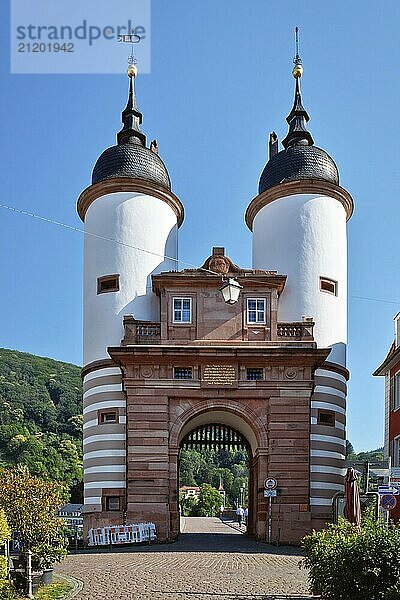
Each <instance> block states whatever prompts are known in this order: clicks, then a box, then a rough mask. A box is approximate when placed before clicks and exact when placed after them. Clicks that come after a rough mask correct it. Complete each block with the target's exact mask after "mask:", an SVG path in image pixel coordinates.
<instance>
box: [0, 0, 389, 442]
mask: <svg viewBox="0 0 400 600" xmlns="http://www.w3.org/2000/svg"><path fill="white" fill-rule="evenodd" d="M110 1H111V0H110ZM6 4H7V3H6V2H3V3H1V9H0V10H1V13H0V17H1V21H0V22H1V24H2V28H3V29H4V31H2V35H1V39H2V52H1V53H0V65H1V80H2V81H1V84H2V85H1V90H2V91H1V95H0V107H1V110H0V119H1V143H0V160H1V166H2V180H1V183H2V195H1V203H4V204H9V205H11V206H15V207H18V208H22V209H25V210H28V211H31V212H34V213H38V214H40V215H44V216H46V217H51V218H54V219H56V220H58V221H62V222H65V223H68V224H71V225H73V226H77V227H80V226H81V223H80V221H79V218H78V217H77V215H76V211H75V206H76V199H77V197H78V195H79V193H80V192H81V191H82V190H83V189H84V188H85V187H86V186H87V185H89V183H90V175H91V169H92V167H93V164H94V162H95V160H96V158H97V157H98V155H99V154H100V153H101V152H102V151H103V150H104V149H105V148H106V147H107V146H109V145H112V144H113V143H114V140H115V134H116V132H117V131H118V129H119V126H120V112H121V110H122V109H123V107H124V105H125V101H126V96H127V78H126V76H125V75H124V70H125V54H124V53H121V75H10V68H9V47H8V46H9V27H8V23H9V13H8V8H7V6H6ZM134 6H135V2H134V0H132V10H133V11H134ZM399 20H400V5H399V3H398V2H396V1H394V0H390V1H389V0H388V1H387V2H384V3H376V2H372V1H370V0H362V1H361V0H353V1H352V2H344V1H342V0H340V1H339V0H338V1H337V2H335V3H328V2H321V1H320V0H318V1H315V0H307V1H304V2H301V1H299V0H297V1H292V0H285V2H276V1H271V0H251V1H249V2H244V1H241V2H239V1H237V0H218V2H215V1H212V0H201V1H200V0H194V1H192V2H187V0H169V1H168V2H165V1H163V0H153V1H152V23H151V25H152V30H151V34H152V48H151V50H152V65H151V73H150V74H148V75H142V76H141V77H139V78H138V81H137V95H138V101H139V106H140V108H141V110H142V112H143V114H144V123H143V129H144V132H145V133H146V134H147V136H148V139H150V140H151V139H153V138H157V140H158V142H159V149H160V155H161V156H162V158H163V159H164V161H165V162H166V164H167V166H168V169H169V173H170V176H171V179H172V182H173V190H174V192H175V193H176V194H177V195H178V196H179V198H180V199H181V200H182V202H183V204H184V206H185V209H186V218H185V223H184V225H183V227H182V228H181V230H180V239H179V245H180V257H181V258H182V259H184V260H187V261H188V262H190V263H194V264H199V265H200V264H201V263H202V262H203V260H204V258H205V257H206V256H208V255H209V253H210V249H211V247H212V246H213V245H221V246H225V247H226V250H227V253H228V255H230V256H231V258H232V259H233V260H234V261H235V262H236V263H238V264H240V265H242V266H249V265H250V264H251V236H250V232H249V231H248V230H247V228H246V226H245V224H244V211H245V209H246V207H247V205H248V203H249V202H250V200H251V199H252V198H253V197H254V196H255V195H256V193H257V184H258V178H259V175H260V172H261V170H262V168H263V166H264V164H265V161H266V157H267V136H268V132H269V131H271V130H272V129H274V130H275V131H277V133H278V135H279V137H280V139H282V137H284V135H285V133H286V123H285V117H286V115H287V114H288V112H289V110H290V107H291V103H292V98H293V86H294V84H293V78H292V76H291V68H292V62H291V61H292V58H293V29H294V26H295V25H298V26H299V27H300V28H301V55H302V58H303V64H304V69H305V72H304V76H303V80H302V85H303V100H304V104H305V106H306V108H307V110H308V111H309V113H310V115H311V121H310V123H309V129H310V131H311V132H312V134H313V137H314V140H315V142H316V144H317V145H319V146H321V147H323V148H324V149H326V150H327V151H328V152H329V153H330V154H331V156H332V157H333V158H334V159H335V161H336V162H337V164H338V166H339V170H340V180H341V184H342V185H343V186H344V187H345V188H346V189H348V190H349V191H350V193H351V194H352V195H353V198H354V200H355V204H356V210H355V214H354V216H353V217H352V219H351V221H350V223H349V228H348V233H349V295H350V298H349V354H348V357H349V368H350V370H351V372H352V378H351V381H350V385H349V412H348V417H349V427H348V437H349V439H350V440H351V441H352V443H353V444H354V446H355V448H356V450H362V449H371V448H374V447H377V446H379V445H381V444H382V441H383V380H381V379H376V378H373V377H372V375H371V373H372V372H373V370H374V369H375V368H376V367H377V365H378V364H380V362H381V361H382V360H383V358H384V356H385V353H386V351H387V349H388V347H389V345H390V343H391V341H392V338H393V321H392V318H393V316H394V314H395V313H396V312H397V311H398V310H399V309H400V281H399V269H398V260H397V255H398V242H399V231H400V227H399V209H398V203H399V186H400V181H399V159H400V156H399V147H400V145H399V133H400V132H399V117H398V106H399V104H398V98H399V95H400V90H399V77H398V68H399V64H398V63H399V56H400V47H399V34H398V23H399ZM94 60H96V57H95V56H94ZM0 256H1V261H0V273H1V280H2V282H3V286H2V293H1V294H0V314H1V315H2V323H1V329H0V345H1V346H3V347H8V348H16V349H18V350H23V351H28V352H32V353H35V354H39V355H43V356H51V357H53V358H56V359H61V360H65V361H70V362H74V363H77V364H80V363H81V352H82V344H81V338H82V335H81V320H82V312H81V303H82V290H81V280H82V236H81V234H79V233H76V232H73V231H68V230H65V229H61V228H58V227H56V226H55V225H49V224H47V223H44V222H40V221H35V220H33V219H30V218H28V217H24V216H20V215H15V214H13V213H10V212H7V211H5V210H0ZM357 296H362V297H364V298H377V299H381V300H384V302H383V301H382V302H376V301H371V300H365V299H360V298H357Z"/></svg>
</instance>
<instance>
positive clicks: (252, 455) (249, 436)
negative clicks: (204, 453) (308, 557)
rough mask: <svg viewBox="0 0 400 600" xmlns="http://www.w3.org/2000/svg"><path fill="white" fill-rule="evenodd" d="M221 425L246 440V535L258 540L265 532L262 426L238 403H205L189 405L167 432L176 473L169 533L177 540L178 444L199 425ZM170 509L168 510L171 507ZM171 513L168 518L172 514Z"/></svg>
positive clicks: (264, 468)
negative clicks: (262, 493) (262, 489)
mask: <svg viewBox="0 0 400 600" xmlns="http://www.w3.org/2000/svg"><path fill="white" fill-rule="evenodd" d="M215 423H218V424H221V425H224V426H227V427H230V428H232V429H233V430H236V431H237V432H239V433H240V434H241V435H242V436H243V437H244V438H245V439H246V440H247V446H248V468H249V488H248V508H249V518H248V529H247V531H248V533H249V535H255V536H256V537H258V538H259V537H262V535H263V532H264V530H265V503H264V502H263V497H262V495H260V490H261V488H262V479H263V476H264V474H265V473H266V471H267V435H266V429H265V426H264V424H263V423H262V422H261V421H260V419H259V417H258V416H257V415H256V414H255V413H254V412H253V411H252V410H251V409H249V408H248V407H246V406H245V405H241V404H240V403H238V402H230V401H225V402H223V403H221V401H215V402H213V400H207V401H206V402H202V403H199V404H198V405H196V406H191V407H190V408H189V409H187V410H186V411H184V412H183V413H182V414H181V415H180V416H179V417H178V418H177V419H176V420H175V422H174V423H173V425H172V427H171V430H170V458H171V461H174V466H173V472H174V473H176V478H175V481H172V480H171V485H172V486H175V489H174V490H171V491H172V492H173V493H172V496H173V497H175V498H176V502H177V509H176V518H175V519H174V518H172V520H171V533H172V535H173V537H177V535H178V533H179V512H178V497H179V491H178V488H179V467H178V462H179V451H180V447H181V444H182V441H183V440H184V439H185V438H186V437H187V436H188V434H190V432H191V431H193V430H195V429H196V428H199V427H200V426H204V425H209V424H215ZM171 509H172V507H171ZM173 512H174V511H173V509H172V510H171V516H172V513H173Z"/></svg>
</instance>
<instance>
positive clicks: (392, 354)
mask: <svg viewBox="0 0 400 600" xmlns="http://www.w3.org/2000/svg"><path fill="white" fill-rule="evenodd" d="M394 324H395V330H394V340H393V343H392V345H391V346H390V348H389V352H388V354H387V356H386V357H385V360H384V361H383V363H382V364H381V365H380V366H379V367H378V368H377V369H376V371H375V372H374V375H375V376H381V377H384V378H385V444H384V452H385V458H386V459H390V464H391V466H392V467H395V468H396V467H397V469H398V471H399V470H400V313H398V314H397V315H396V316H395V318H394ZM392 479H393V480H397V481H400V478H397V477H394V478H392ZM390 517H391V518H392V519H394V520H395V521H399V520H400V506H399V505H396V507H395V508H394V509H393V510H391V511H390Z"/></svg>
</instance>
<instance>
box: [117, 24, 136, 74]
mask: <svg viewBox="0 0 400 600" xmlns="http://www.w3.org/2000/svg"><path fill="white" fill-rule="evenodd" d="M140 40H141V37H140V35H138V34H137V33H135V30H134V29H131V32H130V33H129V34H125V35H121V34H120V35H119V38H118V41H119V42H125V43H127V44H131V53H130V55H129V56H128V65H129V66H132V65H137V60H136V56H135V51H134V44H138V43H139V42H140Z"/></svg>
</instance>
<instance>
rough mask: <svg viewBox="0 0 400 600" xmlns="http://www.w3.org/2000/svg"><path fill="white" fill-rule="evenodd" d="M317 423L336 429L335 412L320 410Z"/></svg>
mask: <svg viewBox="0 0 400 600" xmlns="http://www.w3.org/2000/svg"><path fill="white" fill-rule="evenodd" d="M317 423H318V425H325V426H327V427H335V413H334V412H333V410H319V411H318V419H317Z"/></svg>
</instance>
